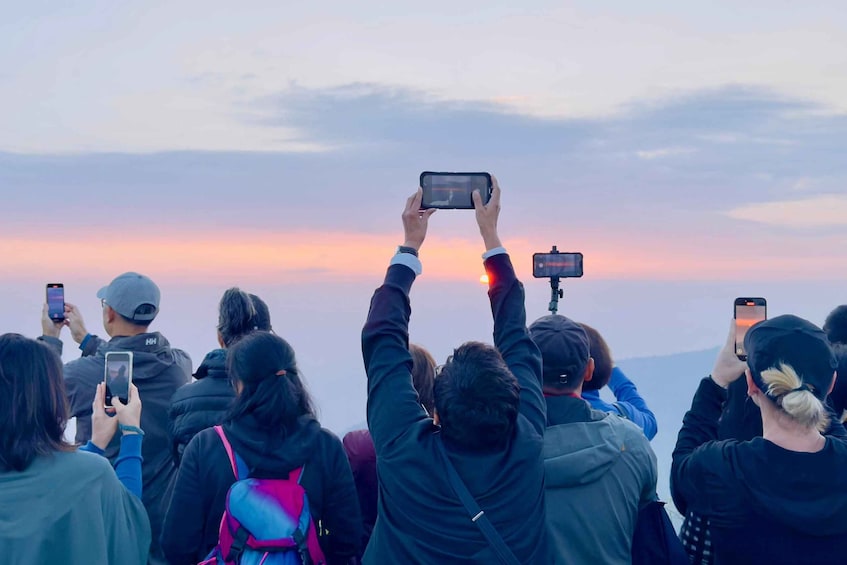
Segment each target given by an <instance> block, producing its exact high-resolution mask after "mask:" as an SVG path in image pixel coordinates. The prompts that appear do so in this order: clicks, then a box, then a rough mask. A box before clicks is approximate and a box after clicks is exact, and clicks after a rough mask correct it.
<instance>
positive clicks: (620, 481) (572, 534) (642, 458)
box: [529, 315, 657, 565]
mask: <svg viewBox="0 0 847 565" xmlns="http://www.w3.org/2000/svg"><path fill="white" fill-rule="evenodd" d="M529 334H530V336H531V337H532V339H533V341H534V342H535V343H536V345H538V347H539V349H540V350H541V358H542V366H543V373H542V374H543V383H544V399H545V401H546V403H547V430H546V432H545V434H544V468H545V484H546V493H547V530H548V532H549V534H550V540H551V543H552V544H553V548H554V554H555V559H554V560H553V561H552V563H561V564H581V563H585V564H589V563H604V564H609V565H611V564H616V563H618V564H621V565H623V564H628V563H632V537H633V532H634V531H635V524H636V521H637V518H638V512H639V510H640V509H641V508H643V507H645V506H646V505H647V504H648V503H650V502H651V501H653V500H655V499H656V480H657V479H656V477H657V470H656V455H655V453H653V449H652V448H651V447H650V442H649V440H648V439H647V438H646V437H645V436H644V433H643V432H642V430H641V428H639V427H638V426H636V425H635V424H634V423H633V422H631V421H628V420H627V419H625V418H622V417H620V416H618V415H617V414H614V413H608V412H603V411H600V410H594V409H593V408H592V407H591V405H590V404H589V403H588V402H587V401H586V400H585V399H584V398H582V396H581V392H582V387H583V384H584V383H587V382H590V381H591V380H592V376H593V373H594V370H595V369H594V367H595V363H594V359H593V358H592V357H591V355H590V351H591V350H590V345H589V338H588V334H587V333H586V331H585V329H584V328H583V327H582V326H580V325H579V324H577V323H576V322H574V321H572V320H569V319H568V318H566V317H564V316H559V315H553V316H544V317H542V318H539V319H538V320H536V321H535V322H533V323H532V325H530V326H529Z"/></svg>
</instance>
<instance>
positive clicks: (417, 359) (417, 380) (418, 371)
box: [409, 343, 435, 414]
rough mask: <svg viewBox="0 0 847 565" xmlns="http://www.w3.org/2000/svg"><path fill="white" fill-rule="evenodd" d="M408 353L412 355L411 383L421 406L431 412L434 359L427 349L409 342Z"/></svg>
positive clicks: (433, 404)
mask: <svg viewBox="0 0 847 565" xmlns="http://www.w3.org/2000/svg"><path fill="white" fill-rule="evenodd" d="M409 353H411V355H412V385H414V387H415V390H416V391H418V398H419V399H420V401H421V404H423V407H424V408H426V411H427V412H429V413H430V414H432V409H433V408H434V407H435V400H434V399H433V396H432V388H433V385H434V383H435V359H433V358H432V355H430V353H429V351H427V350H426V349H424V348H423V347H421V346H420V345H415V344H414V343H410V344H409Z"/></svg>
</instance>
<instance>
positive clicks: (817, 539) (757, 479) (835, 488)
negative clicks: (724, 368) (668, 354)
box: [671, 377, 847, 565]
mask: <svg viewBox="0 0 847 565" xmlns="http://www.w3.org/2000/svg"><path fill="white" fill-rule="evenodd" d="M724 397H725V392H724V390H723V389H722V388H721V387H719V386H718V385H717V384H715V383H714V382H713V381H712V380H711V379H710V378H708V377H707V378H706V379H703V381H702V382H701V383H700V387H699V388H698V390H697V393H696V394H695V396H694V401H693V402H692V405H691V410H689V411H688V413H687V414H686V415H685V418H684V420H683V424H682V430H680V432H679V437H678V439H677V444H676V449H674V453H673V466H672V469H671V492H672V494H673V499H674V503H675V504H676V506H677V508H678V509H679V510H680V511H681V512H682V513H683V514H685V513H687V511H688V510H692V511H694V512H696V513H697V514H698V515H700V516H703V517H704V518H708V519H709V520H710V521H711V531H712V541H713V547H714V553H715V563H732V564H744V563H769V564H780V563H785V564H789V563H790V564H792V565H797V564H803V563H840V562H843V560H844V556H845V555H847V473H845V472H844V470H845V469H847V443H845V442H844V441H843V440H841V439H837V438H834V437H832V436H827V438H826V444H825V447H824V449H823V450H822V451H820V452H817V453H798V452H793V451H788V450H785V449H783V448H781V447H779V446H777V445H776V444H773V443H771V442H770V441H767V440H766V439H764V438H761V437H758V438H755V439H752V440H750V441H743V442H742V441H737V440H725V441H715V440H716V438H717V428H718V418H719V416H720V413H721V405H722V403H723V400H724Z"/></svg>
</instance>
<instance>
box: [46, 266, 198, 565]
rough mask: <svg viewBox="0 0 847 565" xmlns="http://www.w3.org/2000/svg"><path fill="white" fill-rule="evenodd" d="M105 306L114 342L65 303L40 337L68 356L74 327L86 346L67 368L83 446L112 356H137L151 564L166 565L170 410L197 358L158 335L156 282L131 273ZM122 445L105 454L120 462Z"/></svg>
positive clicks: (102, 294) (115, 285) (104, 297)
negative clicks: (65, 331)
mask: <svg viewBox="0 0 847 565" xmlns="http://www.w3.org/2000/svg"><path fill="white" fill-rule="evenodd" d="M97 297H98V298H99V299H100V302H101V305H102V319H103V328H104V329H105V330H106V333H107V334H108V335H109V336H110V338H111V339H110V340H109V341H104V340H102V339H100V338H99V337H97V336H95V335H91V334H90V333H88V330H87V329H86V327H85V322H84V320H83V318H82V314H81V313H80V311H79V309H78V308H77V307H76V306H74V305H73V304H66V305H65V321H64V322H60V323H55V322H54V321H53V320H51V319H50V318H49V316H48V315H47V306H46V305H45V306H44V310H43V312H42V318H41V319H42V324H41V325H42V329H43V332H44V335H43V336H42V337H41V338H40V339H41V340H43V341H44V342H45V343H47V344H48V345H51V346H53V347H54V348H55V349H56V351H57V352H58V353H59V354H60V355H61V353H62V341H61V340H60V339H59V334H60V332H61V329H62V327H63V326H65V325H66V326H68V328H69V330H70V332H71V337H72V338H73V340H74V341H76V342H77V343H79V344H80V346H79V347H80V349H81V350H82V357H81V358H80V359H76V360H74V361H71V362H70V363H67V364H66V365H65V369H64V377H65V387H66V391H67V394H68V401H69V403H70V415H71V416H72V417H75V418H76V426H77V427H76V441H77V442H78V443H85V442H86V441H88V440H89V439H91V402H92V400H94V394H95V391H96V389H97V385H98V383H100V382H102V381H103V373H104V367H105V363H106V353H108V352H110V351H131V352H132V353H133V357H132V382H133V383H135V385H136V386H137V387H138V394H139V396H140V398H141V401H142V403H143V404H144V411H143V413H142V414H141V427H142V428H143V429H144V432H145V437H144V445H143V446H142V456H143V458H144V460H143V462H142V476H143V481H144V496H143V500H144V507H145V508H146V509H147V514H148V515H149V516H150V526H151V527H152V529H153V543H152V546H151V549H150V562H151V563H153V564H157V563H162V562H163V556H162V553H161V550H160V548H159V544H158V536H159V533H160V532H161V525H162V520H163V518H164V516H165V511H166V510H167V505H168V497H169V492H170V486H171V482H172V480H173V477H174V475H175V473H176V466H175V465H174V459H173V455H172V453H171V448H170V445H171V441H170V434H169V433H168V408H169V407H170V401H171V397H172V396H173V394H174V393H175V392H176V390H177V389H178V388H179V387H181V386H182V385H184V384H185V383H187V382H188V381H189V379H190V378H191V358H190V357H189V356H188V354H186V353H185V352H184V351H181V350H179V349H174V348H171V346H170V344H169V343H168V340H167V339H165V336H163V335H162V334H161V333H159V332H150V331H148V330H149V326H150V324H151V323H152V322H153V320H154V319H155V318H156V316H157V314H158V313H159V300H160V292H159V287H158V286H156V283H154V282H153V281H152V280H150V278H149V277H146V276H144V275H141V274H138V273H132V272H130V273H124V274H122V275H119V276H118V277H116V278H115V279H114V280H113V281H112V282H111V283H110V284H109V285H108V286H105V287H103V288H101V289H100V290H99V291H98V292H97ZM119 447H120V444H119V441H118V439H117V438H115V439H114V440H112V442H111V444H110V445H109V446H108V447H107V448H106V450H105V454H106V457H108V458H109V459H110V460H111V461H112V462H113V463H114V461H115V460H116V458H117V457H118V452H119Z"/></svg>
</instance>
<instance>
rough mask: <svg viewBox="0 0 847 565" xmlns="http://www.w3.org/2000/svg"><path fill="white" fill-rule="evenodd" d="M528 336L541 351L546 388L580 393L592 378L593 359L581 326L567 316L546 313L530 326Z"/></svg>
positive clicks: (552, 390) (546, 389)
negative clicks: (547, 314) (546, 314)
mask: <svg viewBox="0 0 847 565" xmlns="http://www.w3.org/2000/svg"><path fill="white" fill-rule="evenodd" d="M529 335H530V336H531V337H532V340H533V341H534V342H535V344H536V345H537V346H538V349H540V350H541V362H542V365H543V368H542V375H543V380H544V389H545V391H548V390H549V391H550V392H551V393H556V392H562V393H568V392H577V393H578V392H581V391H582V384H583V382H585V381H589V380H591V377H592V375H593V373H594V360H593V359H592V358H591V353H590V346H589V343H588V335H587V334H586V333H585V330H584V329H582V326H580V325H579V324H577V323H576V322H574V321H573V320H571V319H569V318H566V317H564V316H559V315H552V316H543V317H541V318H538V319H537V320H536V321H534V322H533V323H532V325H531V326H529Z"/></svg>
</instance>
